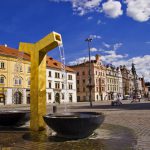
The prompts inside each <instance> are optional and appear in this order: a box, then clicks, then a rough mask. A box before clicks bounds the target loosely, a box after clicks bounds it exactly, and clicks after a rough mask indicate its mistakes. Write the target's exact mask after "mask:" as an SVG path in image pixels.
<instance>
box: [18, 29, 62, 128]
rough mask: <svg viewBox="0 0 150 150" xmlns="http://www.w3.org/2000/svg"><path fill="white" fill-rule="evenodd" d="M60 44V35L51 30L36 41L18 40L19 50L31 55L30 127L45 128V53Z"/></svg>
mask: <svg viewBox="0 0 150 150" xmlns="http://www.w3.org/2000/svg"><path fill="white" fill-rule="evenodd" d="M61 44H62V39H61V35H60V34H58V33H56V32H51V33H50V34H48V35H47V36H45V37H44V38H42V39H41V40H39V41H38V42H36V43H34V44H33V43H23V42H20V45H19V51H23V52H24V53H27V54H29V55H30V57H31V85H30V111H31V115H30V129H31V130H33V131H40V130H44V129H45V126H46V125H45V122H44V120H43V116H44V115H45V114H46V53H47V52H49V51H51V50H52V49H54V48H56V47H57V46H59V45H61Z"/></svg>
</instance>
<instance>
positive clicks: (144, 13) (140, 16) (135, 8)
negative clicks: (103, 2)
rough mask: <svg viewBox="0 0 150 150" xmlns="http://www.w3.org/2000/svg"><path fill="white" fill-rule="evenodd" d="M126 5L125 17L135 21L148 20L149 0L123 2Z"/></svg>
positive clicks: (149, 12) (149, 14) (149, 15)
mask: <svg viewBox="0 0 150 150" xmlns="http://www.w3.org/2000/svg"><path fill="white" fill-rule="evenodd" d="M125 2H126V3H127V15H128V16H129V17H131V18H133V19H134V20H136V21H139V22H144V21H148V20H149V19H150V1H149V0H125Z"/></svg>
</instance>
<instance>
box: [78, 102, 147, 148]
mask: <svg viewBox="0 0 150 150" xmlns="http://www.w3.org/2000/svg"><path fill="white" fill-rule="evenodd" d="M125 103H126V102H125ZM81 108H82V111H83V109H84V107H81ZM93 109H94V111H98V112H100V111H101V112H103V113H104V114H105V115H106V117H105V121H104V123H108V124H113V125H120V126H124V127H128V128H130V129H133V131H134V133H135V135H136V136H137V145H136V147H135V149H136V150H150V102H149V101H147V102H144V101H142V102H141V103H133V104H130V103H129V101H128V102H127V104H124V105H122V106H115V107H111V106H110V105H108V103H107V104H106V105H105V104H103V105H95V106H94V108H93ZM85 110H86V109H85Z"/></svg>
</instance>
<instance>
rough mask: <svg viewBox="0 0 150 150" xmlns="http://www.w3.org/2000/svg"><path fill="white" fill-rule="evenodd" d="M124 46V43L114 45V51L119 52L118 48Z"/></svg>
mask: <svg viewBox="0 0 150 150" xmlns="http://www.w3.org/2000/svg"><path fill="white" fill-rule="evenodd" d="M122 45H123V44H122V43H116V44H114V45H113V49H114V51H115V50H117V49H118V48H120V47H121V46H122Z"/></svg>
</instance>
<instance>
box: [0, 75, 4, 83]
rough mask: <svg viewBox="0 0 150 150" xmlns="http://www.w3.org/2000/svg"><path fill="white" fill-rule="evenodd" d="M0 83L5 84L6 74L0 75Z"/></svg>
mask: <svg viewBox="0 0 150 150" xmlns="http://www.w3.org/2000/svg"><path fill="white" fill-rule="evenodd" d="M0 83H1V84H4V76H0Z"/></svg>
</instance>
